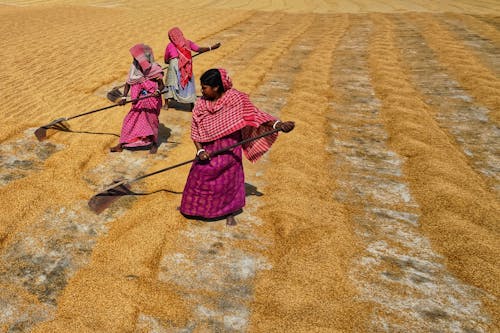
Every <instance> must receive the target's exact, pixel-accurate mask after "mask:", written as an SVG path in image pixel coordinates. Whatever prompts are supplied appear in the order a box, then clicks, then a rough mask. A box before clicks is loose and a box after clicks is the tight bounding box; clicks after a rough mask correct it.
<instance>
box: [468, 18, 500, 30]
mask: <svg viewBox="0 0 500 333" xmlns="http://www.w3.org/2000/svg"><path fill="white" fill-rule="evenodd" d="M473 17H475V18H476V19H478V20H479V21H481V22H484V23H486V24H488V25H490V26H492V27H493V28H496V29H495V30H497V31H498V30H500V18H499V17H498V16H496V15H495V16H494V15H473Z"/></svg>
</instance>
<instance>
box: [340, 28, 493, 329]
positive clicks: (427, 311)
mask: <svg viewBox="0 0 500 333" xmlns="http://www.w3.org/2000/svg"><path fill="white" fill-rule="evenodd" d="M377 23H378V22H377ZM377 23H374V22H372V21H369V20H359V21H358V22H356V24H355V25H352V26H351V28H350V31H349V33H348V34H346V35H345V37H344V38H343V40H342V41H341V44H340V45H339V46H338V48H337V52H336V54H335V55H334V59H335V61H336V63H335V64H336V66H335V67H334V70H333V73H332V74H335V73H337V75H334V81H335V82H334V84H335V85H336V86H340V87H344V89H345V90H344V92H343V94H342V98H341V99H340V100H338V101H336V102H337V103H339V104H340V105H336V108H335V109H336V110H338V111H336V112H335V114H336V115H337V117H338V119H335V120H336V121H334V123H333V124H332V126H333V131H332V132H333V133H337V134H336V137H334V141H333V143H332V146H333V148H332V149H333V151H334V152H335V153H336V157H337V163H339V165H338V167H339V168H340V169H341V170H345V173H344V174H343V179H342V181H341V182H340V186H339V188H338V189H337V193H336V195H337V199H338V200H341V201H342V202H344V204H347V205H352V206H354V207H356V209H353V214H352V216H351V218H352V220H353V222H355V223H356V225H357V226H358V227H357V230H358V233H359V235H360V237H361V238H362V239H363V240H364V241H365V244H366V253H365V255H364V256H363V257H362V258H359V259H358V260H357V261H356V263H355V266H354V267H353V271H352V278H353V279H354V280H355V281H358V285H359V288H360V290H361V294H362V298H363V299H365V300H367V301H370V302H373V303H374V305H375V307H374V313H373V318H372V322H371V325H372V329H373V330H376V331H428V330H432V329H437V330H444V331H447V330H451V329H453V328H455V327H456V326H457V325H458V326H459V327H463V328H474V329H478V328H482V325H483V324H484V322H486V321H487V319H485V318H484V316H483V314H482V313H481V312H480V307H479V306H478V303H479V302H478V301H477V300H475V299H474V298H473V297H472V295H471V293H470V292H469V289H470V287H468V286H465V285H462V284H461V283H460V282H459V281H458V280H456V279H455V278H454V277H453V276H451V275H450V274H449V273H448V272H447V271H446V268H445V266H444V265H443V263H442V259H441V257H440V256H439V255H438V254H436V253H435V252H434V251H433V250H432V248H431V246H430V243H429V241H428V240H427V239H426V238H425V237H424V236H423V235H422V234H421V231H420V230H419V215H420V213H419V206H418V204H417V203H416V201H415V199H414V198H413V197H412V195H411V192H410V190H409V184H408V183H407V182H406V181H405V178H404V176H403V172H402V165H403V163H404V160H403V159H402V158H401V157H400V156H399V155H398V154H397V153H396V152H394V151H392V150H391V149H390V148H389V147H388V145H387V140H388V134H387V132H386V131H385V128H384V122H383V120H382V119H381V117H380V111H381V107H382V105H383V104H382V103H381V101H380V100H379V99H378V98H377V96H376V93H375V90H374V88H373V86H372V82H371V79H370V69H369V66H368V50H369V46H371V44H370V42H371V38H373V39H374V42H373V43H374V44H375V49H370V52H372V53H373V52H375V53H373V54H376V56H377V57H383V54H382V53H381V52H380V49H386V45H385V41H386V40H387V36H385V35H384V32H385V31H382V32H380V30H379V28H378V27H375V25H376V24H377ZM372 36H373V37H372ZM382 67H383V68H384V70H385V71H390V69H391V67H392V65H391V64H390V63H385V64H384V65H383V66H382ZM339 73H340V74H339ZM387 79H389V78H387ZM394 88H395V89H398V87H394Z"/></svg>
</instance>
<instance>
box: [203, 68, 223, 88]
mask: <svg viewBox="0 0 500 333" xmlns="http://www.w3.org/2000/svg"><path fill="white" fill-rule="evenodd" d="M200 82H201V84H205V85H207V86H210V87H212V88H215V87H219V92H221V93H222V92H224V85H223V84H222V78H221V76H220V72H219V70H218V69H217V68H212V69H209V70H208V71H206V72H205V73H203V75H202V76H201V77H200Z"/></svg>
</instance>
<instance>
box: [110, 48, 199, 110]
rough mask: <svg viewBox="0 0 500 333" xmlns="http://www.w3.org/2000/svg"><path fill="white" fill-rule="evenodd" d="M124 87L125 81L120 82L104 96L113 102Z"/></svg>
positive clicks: (120, 95)
mask: <svg viewBox="0 0 500 333" xmlns="http://www.w3.org/2000/svg"><path fill="white" fill-rule="evenodd" d="M202 53H206V52H202ZM202 53H196V54H195V55H193V58H195V57H197V56H199V55H200V54H202ZM167 68H168V65H167V66H165V67H162V68H161V69H167ZM123 87H125V83H124V84H121V85H119V86H116V87H113V88H112V89H111V90H110V91H109V92H108V93H107V94H106V97H107V98H108V99H109V100H110V101H111V102H113V103H115V102H116V101H117V100H118V99H119V98H121V97H122V96H123V93H122V92H121V91H120V89H121V88H123Z"/></svg>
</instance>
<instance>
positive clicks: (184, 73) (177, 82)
mask: <svg viewBox="0 0 500 333" xmlns="http://www.w3.org/2000/svg"><path fill="white" fill-rule="evenodd" d="M168 38H169V40H170V43H168V44H167V47H166V48H165V55H164V60H165V63H166V64H168V69H167V75H166V78H165V86H166V88H167V89H166V90H167V91H166V93H165V95H164V96H165V107H166V108H168V101H172V100H175V101H176V102H178V103H183V104H191V108H192V106H193V105H194V102H195V101H196V88H195V85H194V76H193V61H192V56H191V51H194V52H198V53H203V52H207V51H211V50H215V49H217V48H219V47H220V43H217V44H214V45H212V46H209V47H201V46H198V45H197V44H196V43H194V42H192V41H190V40H189V39H186V38H185V37H184V34H183V33H182V31H181V29H179V28H177V27H174V28H172V29H170V30H169V31H168Z"/></svg>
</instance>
